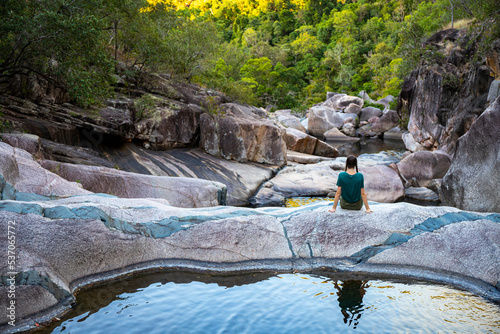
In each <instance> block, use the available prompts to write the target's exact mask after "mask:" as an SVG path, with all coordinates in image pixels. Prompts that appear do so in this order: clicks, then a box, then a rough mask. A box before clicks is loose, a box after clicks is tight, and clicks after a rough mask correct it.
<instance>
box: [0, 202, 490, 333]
mask: <svg viewBox="0 0 500 334" xmlns="http://www.w3.org/2000/svg"><path fill="white" fill-rule="evenodd" d="M330 205H331V204H330V203H325V202H323V203H316V204H311V205H308V206H305V207H301V208H293V209H287V208H263V209H249V208H236V207H216V208H201V209H182V208H175V207H172V206H168V205H165V203H164V201H163V200H161V199H156V200H145V199H122V198H116V197H113V196H104V195H86V196H76V197H71V198H67V199H63V200H55V201H43V202H14V201H2V202H0V220H1V221H5V222H8V221H13V222H14V221H15V222H16V236H17V239H16V240H17V247H16V249H17V251H16V256H17V262H16V264H17V268H16V269H17V270H16V274H15V275H13V276H14V279H15V286H16V319H17V321H16V327H15V328H12V327H9V325H7V323H6V322H7V320H6V318H5V317H4V318H3V319H2V320H1V321H0V330H2V331H3V330H6V329H9V330H12V329H14V330H16V331H20V330H29V329H33V328H34V327H35V323H36V324H37V325H38V324H42V325H44V324H47V323H49V322H50V321H51V320H52V319H53V318H54V317H57V316H60V315H61V314H63V313H64V312H66V311H67V310H68V309H70V308H71V304H72V303H74V302H75V292H76V291H77V290H79V289H81V288H85V287H87V286H90V285H92V284H94V283H96V282H102V281H103V280H109V279H113V278H117V277H123V276H125V275H130V274H132V273H134V272H140V271H143V270H147V269H150V270H151V269H157V270H158V269H159V270H165V269H166V270H168V269H170V268H175V269H176V270H178V269H179V268H180V269H184V270H198V271H199V270H206V271H210V272H220V273H227V272H238V271H246V272H248V271H263V270H273V271H274V270H279V271H285V272H292V271H294V270H295V271H296V270H299V271H302V270H304V271H314V270H319V269H320V268H328V269H331V270H333V271H342V272H346V273H351V274H355V275H364V276H365V277H366V276H368V277H370V275H384V276H385V277H405V276H406V277H409V278H418V279H429V280H432V281H434V282H436V281H437V282H441V283H447V284H453V285H455V286H458V287H461V288H467V289H469V290H472V291H473V292H475V293H478V294H480V295H483V296H485V297H487V298H490V299H492V300H493V301H497V302H498V301H500V292H499V291H498V290H497V289H496V288H495V287H494V286H495V285H497V284H498V281H499V280H500V270H499V268H498V266H497V265H496V264H497V259H498V257H500V224H499V222H500V215H498V214H494V215H486V214H477V213H470V212H461V211H459V210H458V209H455V208H450V207H420V206H415V205H411V204H407V203H397V204H391V205H388V204H378V203H371V207H372V209H373V211H374V212H373V213H372V214H365V213H364V212H363V211H349V210H342V209H341V208H339V209H338V211H337V212H336V213H334V214H332V213H330V212H328V208H329V206H330ZM7 228H8V224H1V225H0V230H1V231H0V232H1V233H0V242H1V243H2V244H7V243H8V239H7V236H8V233H7ZM4 260H5V261H2V262H1V263H0V277H1V282H2V284H1V285H0V295H2V296H4V299H3V300H6V297H5V296H7V291H8V289H9V288H10V283H9V282H10V281H7V279H8V278H9V277H10V276H11V275H12V274H8V273H10V272H11V271H12V270H10V269H9V267H8V262H7V261H6V258H4Z"/></svg>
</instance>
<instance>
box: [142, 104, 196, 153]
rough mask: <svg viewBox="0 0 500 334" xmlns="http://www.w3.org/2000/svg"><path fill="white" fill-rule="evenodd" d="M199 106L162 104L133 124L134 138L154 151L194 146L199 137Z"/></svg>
mask: <svg viewBox="0 0 500 334" xmlns="http://www.w3.org/2000/svg"><path fill="white" fill-rule="evenodd" d="M201 113H202V108H201V107H200V106H197V105H194V104H189V105H177V104H174V103H170V104H166V103H162V104H161V105H160V106H157V107H156V108H155V111H154V115H151V116H150V117H148V118H146V119H143V120H141V121H139V122H137V123H136V124H135V129H136V133H137V134H136V135H135V138H137V139H139V140H142V141H144V145H146V146H147V147H150V148H152V149H155V150H169V149H172V148H178V147H188V146H194V145H195V144H196V143H197V142H198V140H199V137H200V115H201Z"/></svg>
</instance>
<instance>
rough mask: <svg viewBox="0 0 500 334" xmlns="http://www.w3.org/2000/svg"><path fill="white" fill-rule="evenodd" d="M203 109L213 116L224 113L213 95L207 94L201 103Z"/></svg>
mask: <svg viewBox="0 0 500 334" xmlns="http://www.w3.org/2000/svg"><path fill="white" fill-rule="evenodd" d="M203 110H204V111H205V112H207V113H209V114H210V115H213V116H223V115H225V113H224V110H223V109H222V108H221V106H220V103H219V102H218V101H217V98H216V97H215V96H207V98H206V99H205V103H204V105H203Z"/></svg>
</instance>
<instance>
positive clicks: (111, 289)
mask: <svg viewBox="0 0 500 334" xmlns="http://www.w3.org/2000/svg"><path fill="white" fill-rule="evenodd" d="M55 326H57V327H55ZM46 331H48V332H50V331H53V332H54V333H75V334H76V333H143V334H144V333H350V332H352V333H499V332H500V306H498V305H495V304H493V303H490V302H488V301H486V300H484V299H482V298H480V297H477V296H475V295H473V294H471V293H468V292H464V291H460V290H456V289H453V288H450V287H446V286H441V285H429V284H423V283H417V282H413V283H404V282H391V281H381V280H369V281H363V280H359V279H349V278H345V277H337V278H335V277H325V276H316V275H309V274H279V275H273V276H269V275H266V274H256V275H243V276H232V277H210V276H206V275H196V274H185V273H167V274H165V273H163V274H155V275H147V276H142V277H138V278H134V279H131V280H122V281H119V282H115V283H112V284H107V285H104V286H101V287H99V288H94V289H90V290H87V291H85V292H83V293H81V294H79V295H78V305H76V306H75V310H74V311H72V312H71V314H69V315H67V316H66V317H65V319H63V321H62V322H61V323H59V324H54V325H53V326H52V328H47V329H46Z"/></svg>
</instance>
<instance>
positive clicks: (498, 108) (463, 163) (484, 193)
mask: <svg viewBox="0 0 500 334" xmlns="http://www.w3.org/2000/svg"><path fill="white" fill-rule="evenodd" d="M499 124H500V98H497V100H496V101H495V103H494V104H493V105H492V106H490V107H488V108H487V109H486V110H485V111H484V113H483V114H482V115H481V116H480V117H479V118H478V119H477V120H476V122H475V123H474V124H473V125H472V127H471V128H470V130H469V132H467V133H466V134H465V135H464V136H462V137H461V138H460V139H459V140H458V143H457V151H456V154H455V158H454V159H453V163H452V164H451V166H450V169H449V171H448V173H446V175H445V176H444V178H443V184H442V187H441V197H442V201H443V203H444V204H445V205H451V206H455V207H458V208H461V209H464V210H474V211H492V212H500V195H499V190H498V175H500V131H499V128H498V127H499Z"/></svg>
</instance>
